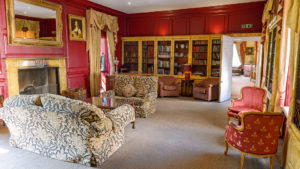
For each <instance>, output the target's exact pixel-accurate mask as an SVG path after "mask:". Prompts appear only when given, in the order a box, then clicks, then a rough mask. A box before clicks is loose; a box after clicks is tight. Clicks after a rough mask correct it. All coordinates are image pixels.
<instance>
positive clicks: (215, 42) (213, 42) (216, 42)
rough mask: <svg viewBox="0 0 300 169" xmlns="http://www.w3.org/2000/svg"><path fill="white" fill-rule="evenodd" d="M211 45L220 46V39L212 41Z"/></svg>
mask: <svg viewBox="0 0 300 169" xmlns="http://www.w3.org/2000/svg"><path fill="white" fill-rule="evenodd" d="M212 44H221V39H214V40H212Z"/></svg>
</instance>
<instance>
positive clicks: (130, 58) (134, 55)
mask: <svg viewBox="0 0 300 169" xmlns="http://www.w3.org/2000/svg"><path fill="white" fill-rule="evenodd" d="M138 44H139V43H138V41H125V42H124V64H125V65H126V66H127V67H128V70H129V73H138V65H139V62H138V60H139V53H138V52H139V50H138V48H139V45H138Z"/></svg>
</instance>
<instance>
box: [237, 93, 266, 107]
mask: <svg viewBox="0 0 300 169" xmlns="http://www.w3.org/2000/svg"><path fill="white" fill-rule="evenodd" d="M241 93H242V102H243V103H244V105H247V106H249V107H255V108H258V109H259V110H261V111H263V108H264V98H265V95H266V91H265V90H264V89H262V88H258V87H244V88H242V91H241Z"/></svg>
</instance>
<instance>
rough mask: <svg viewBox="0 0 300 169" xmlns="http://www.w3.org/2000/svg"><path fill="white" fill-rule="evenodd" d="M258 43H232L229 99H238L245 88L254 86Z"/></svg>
mask: <svg viewBox="0 0 300 169" xmlns="http://www.w3.org/2000/svg"><path fill="white" fill-rule="evenodd" d="M258 55H259V41H234V43H233V56H232V57H233V58H232V82H231V83H232V86H231V98H239V97H240V91H241V89H242V88H243V87H245V86H255V82H256V75H257V73H256V72H257V68H258Z"/></svg>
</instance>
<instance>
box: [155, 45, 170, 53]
mask: <svg viewBox="0 0 300 169" xmlns="http://www.w3.org/2000/svg"><path fill="white" fill-rule="evenodd" d="M157 49H158V51H161V52H164V51H166V52H171V46H158V47H157Z"/></svg>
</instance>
